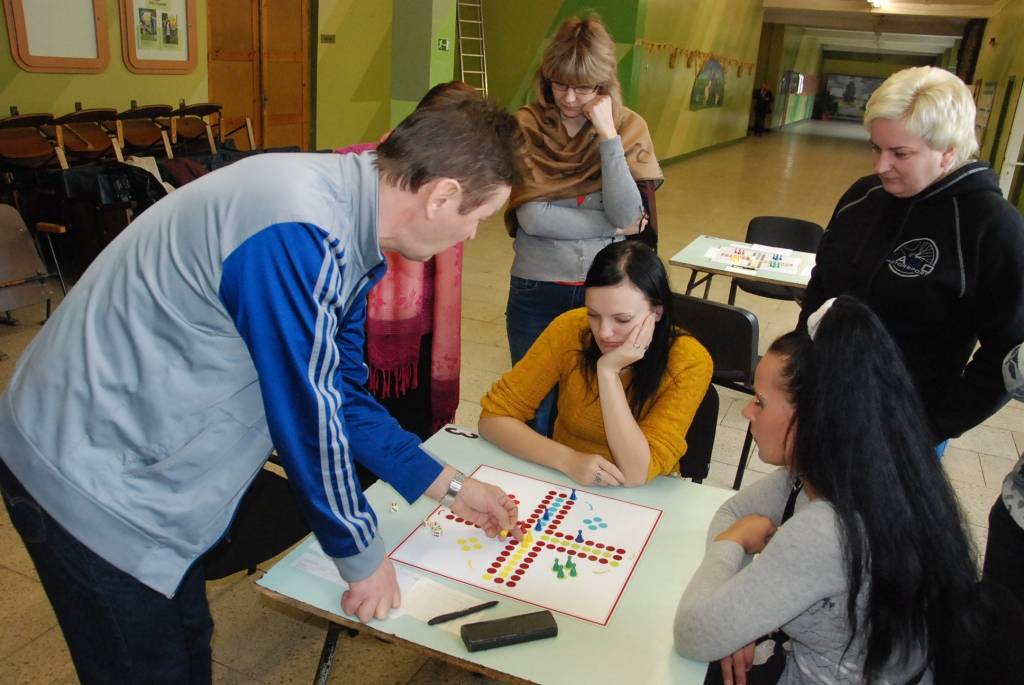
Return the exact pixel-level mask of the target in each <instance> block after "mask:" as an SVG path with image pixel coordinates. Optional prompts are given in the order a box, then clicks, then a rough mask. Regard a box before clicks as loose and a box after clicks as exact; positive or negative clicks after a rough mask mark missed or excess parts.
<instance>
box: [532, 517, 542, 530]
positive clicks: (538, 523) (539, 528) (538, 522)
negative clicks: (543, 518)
mask: <svg viewBox="0 0 1024 685" xmlns="http://www.w3.org/2000/svg"><path fill="white" fill-rule="evenodd" d="M543 528H544V527H543V526H542V525H540V519H537V525H535V526H534V527H533V529H534V530H537V531H539V530H543Z"/></svg>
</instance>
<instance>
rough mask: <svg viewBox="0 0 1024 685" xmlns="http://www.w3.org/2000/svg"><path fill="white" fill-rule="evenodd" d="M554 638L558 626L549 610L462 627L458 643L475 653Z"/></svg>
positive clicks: (468, 624)
mask: <svg viewBox="0 0 1024 685" xmlns="http://www.w3.org/2000/svg"><path fill="white" fill-rule="evenodd" d="M556 635H558V624H557V623H555V617H554V616H552V615H551V612H550V611H536V612H534V613H532V614H520V615H518V616H507V617H505V618H498V619H494V620H493V621H478V622H477V623H467V624H465V625H463V626H462V641H463V642H464V643H466V649H468V650H469V651H471V652H479V651H481V650H484V649H493V648H494V647H504V646H505V645H514V644H518V643H520V642H531V641H533V640H541V639H543V638H546V637H555V636H556Z"/></svg>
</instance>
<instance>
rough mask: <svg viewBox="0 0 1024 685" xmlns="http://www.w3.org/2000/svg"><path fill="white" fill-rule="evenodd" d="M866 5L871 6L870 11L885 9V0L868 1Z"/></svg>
mask: <svg viewBox="0 0 1024 685" xmlns="http://www.w3.org/2000/svg"><path fill="white" fill-rule="evenodd" d="M868 4H869V5H871V9H876V10H880V9H882V8H883V7H885V0H868Z"/></svg>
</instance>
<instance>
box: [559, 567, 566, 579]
mask: <svg viewBox="0 0 1024 685" xmlns="http://www.w3.org/2000/svg"><path fill="white" fill-rule="evenodd" d="M558 579H559V580H564V579H565V571H563V570H562V569H561V568H559V569H558Z"/></svg>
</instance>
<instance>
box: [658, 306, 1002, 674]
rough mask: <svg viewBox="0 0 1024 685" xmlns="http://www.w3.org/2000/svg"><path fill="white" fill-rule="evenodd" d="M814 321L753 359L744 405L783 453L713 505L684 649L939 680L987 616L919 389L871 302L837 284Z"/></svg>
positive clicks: (801, 668)
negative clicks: (841, 291)
mask: <svg viewBox="0 0 1024 685" xmlns="http://www.w3.org/2000/svg"><path fill="white" fill-rule="evenodd" d="M823 309H827V305H826V307H823ZM809 328H810V329H811V332H810V333H809V332H808V330H806V329H803V328H800V329H798V330H796V331H793V332H791V333H788V334H786V335H784V336H782V337H781V338H779V339H778V340H776V341H775V342H774V343H773V344H772V345H771V347H770V348H769V350H768V353H767V354H766V355H765V356H764V358H763V359H762V360H761V363H760V364H759V365H758V367H757V373H756V377H755V381H754V387H755V391H756V394H755V395H754V398H753V399H752V400H751V401H750V404H749V405H747V407H746V408H745V409H744V412H743V413H744V416H745V417H747V418H748V419H749V420H750V428H751V432H752V433H753V436H754V440H755V441H756V442H757V445H758V449H759V451H760V455H761V459H762V460H764V461H765V462H767V463H769V464H777V465H779V466H782V467H783V468H780V469H778V470H777V471H775V472H773V473H771V474H769V475H767V476H765V477H764V478H762V479H761V480H760V481H758V482H757V483H755V484H753V485H751V486H750V487H748V488H746V489H745V490H743V491H741V492H740V493H738V494H736V495H735V496H734V497H733V498H732V499H730V500H729V501H728V502H726V504H725V505H723V506H722V508H721V509H720V510H719V512H718V514H717V515H716V516H715V518H714V520H713V521H712V524H711V527H710V530H709V533H708V547H707V553H706V556H705V558H704V561H703V563H702V564H701V566H700V568H699V569H698V570H697V572H696V574H695V575H694V577H693V579H692V580H691V582H690V584H689V586H688V587H687V589H686V591H685V592H684V593H683V596H682V598H681V599H680V602H679V607H678V609H677V613H676V622H675V642H676V649H677V651H679V653H680V654H682V655H683V656H686V657H689V658H694V659H701V660H705V661H718V660H721V667H722V675H723V680H724V682H726V683H732V682H733V681H734V680H735V681H736V682H738V683H743V682H747V679H748V678H752V682H755V683H756V682H765V680H761V679H759V678H758V676H763V675H765V672H766V671H767V670H770V669H772V668H773V667H776V675H777V674H778V672H779V671H781V675H780V676H778V682H784V683H811V682H813V683H820V682H842V683H860V682H881V683H915V682H922V683H928V682H932V678H933V674H934V675H935V677H936V681H937V682H942V678H941V677H940V675H941V674H943V673H948V672H949V671H950V669H951V668H952V666H950V663H951V661H953V660H955V659H956V658H957V657H956V656H955V655H956V653H957V651H958V648H960V647H964V648H967V645H971V644H974V642H973V639H974V638H976V637H977V635H978V633H979V630H980V629H981V626H982V622H981V620H980V618H979V613H978V607H979V601H980V600H979V596H980V595H979V594H978V585H977V580H978V579H977V568H976V565H975V563H974V555H973V550H972V547H971V544H970V543H969V542H968V537H967V534H966V533H965V531H964V524H963V521H962V519H961V515H960V509H959V507H958V505H957V501H956V498H955V496H954V493H953V490H952V488H951V486H950V484H949V482H948V481H947V480H946V477H945V475H944V473H943V471H942V468H941V466H940V465H939V462H938V460H937V459H936V458H935V448H934V444H933V436H932V434H931V432H930V431H929V429H928V424H927V423H926V422H925V421H924V419H923V408H922V405H921V401H920V399H919V398H918V395H917V392H916V390H915V387H914V384H913V381H912V380H911V378H910V375H909V374H908V372H907V370H906V367H905V366H904V364H903V361H902V357H901V354H900V352H899V350H898V349H897V347H896V345H895V343H894V342H893V340H892V338H891V337H890V336H889V334H888V333H887V332H886V330H885V328H884V327H883V326H882V324H881V323H880V322H879V320H878V318H877V317H876V316H875V315H874V314H873V313H872V312H871V311H870V310H869V309H868V307H867V306H865V305H864V304H862V303H860V302H859V301H857V300H855V299H853V298H851V297H848V296H844V297H840V298H839V299H838V300H835V302H834V304H832V306H831V308H830V309H827V311H825V313H824V314H822V313H821V312H820V311H819V312H818V313H816V314H815V315H814V316H812V317H811V319H810V323H809ZM752 555H758V556H757V557H756V558H752ZM780 628H781V631H782V632H779V633H776V634H775V636H774V639H773V640H771V641H770V642H768V643H766V644H767V646H766V647H760V648H756V647H755V646H754V644H753V643H754V642H755V640H757V639H758V638H759V637H761V636H764V635H767V634H770V633H772V631H776V630H778V629H780ZM786 641H788V642H789V646H788V647H787V648H786V649H777V651H775V652H774V657H773V658H769V657H770V655H772V654H773V650H772V647H773V646H774V647H776V648H778V647H779V646H780V645H781V644H782V643H784V642H786ZM773 643H774V644H773ZM755 653H756V654H758V656H757V657H755ZM765 659H767V663H765V664H764V665H760V666H757V667H755V668H754V670H752V671H750V673H748V672H747V671H748V669H749V668H750V664H751V662H752V661H755V660H756V661H757V662H761V661H765ZM714 666H716V665H715V664H713V667H714ZM770 682H775V676H773V677H772V678H771V679H770Z"/></svg>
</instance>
